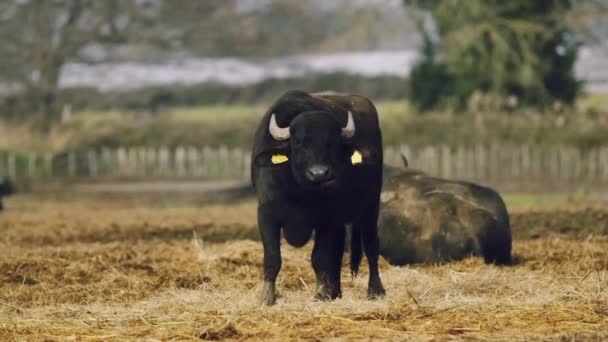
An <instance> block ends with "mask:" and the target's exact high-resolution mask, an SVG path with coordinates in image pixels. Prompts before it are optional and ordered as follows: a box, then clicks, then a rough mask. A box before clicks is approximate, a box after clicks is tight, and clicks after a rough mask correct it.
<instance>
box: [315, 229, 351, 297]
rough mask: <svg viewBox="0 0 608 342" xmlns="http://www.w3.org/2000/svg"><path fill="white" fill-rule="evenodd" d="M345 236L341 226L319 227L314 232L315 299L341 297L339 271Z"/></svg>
mask: <svg viewBox="0 0 608 342" xmlns="http://www.w3.org/2000/svg"><path fill="white" fill-rule="evenodd" d="M345 234H346V233H345V230H344V225H343V224H341V225H340V224H335V225H331V226H329V225H328V226H324V227H319V228H317V229H316V231H315V246H314V248H313V251H312V267H313V269H314V270H315V275H316V277H317V293H316V295H315V298H317V299H320V300H332V299H335V298H337V297H341V296H342V289H341V286H340V271H341V268H342V255H343V254H344V237H345Z"/></svg>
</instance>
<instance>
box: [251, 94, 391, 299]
mask: <svg viewBox="0 0 608 342" xmlns="http://www.w3.org/2000/svg"><path fill="white" fill-rule="evenodd" d="M251 171H252V172H251V174H252V182H253V186H254V188H255V191H256V194H257V197H258V227H259V230H260V235H261V239H262V243H263V247H264V287H263V290H262V298H261V299H262V303H264V304H267V305H272V304H274V302H275V281H276V278H277V275H278V273H279V271H280V269H281V250H280V239H281V232H282V233H283V235H284V237H285V239H286V240H287V242H288V243H290V244H291V245H293V246H298V247H299V246H303V245H304V244H306V243H307V242H308V241H309V239H310V238H311V236H312V233H313V230H314V240H315V241H314V247H313V252H312V266H313V269H314V271H315V274H316V278H317V292H316V297H317V298H319V299H334V298H336V297H339V296H340V295H341V286H340V272H341V265H342V256H343V253H344V242H345V241H344V240H345V227H346V225H348V224H350V225H351V226H352V234H351V246H350V248H351V271H352V272H353V274H356V273H357V271H358V267H359V264H360V262H361V257H362V248H363V250H364V251H365V254H366V256H367V259H368V263H369V269H370V272H369V285H368V296H370V297H378V296H382V295H383V294H384V288H383V286H382V282H381V280H380V276H379V272H378V256H379V241H378V232H377V229H378V228H377V222H378V211H379V203H380V191H381V187H382V137H381V133H380V128H379V124H378V114H377V112H376V109H375V107H374V106H373V104H372V103H371V102H370V101H369V100H368V99H366V98H364V97H360V96H351V95H341V94H335V93H320V94H308V93H305V92H301V91H290V92H287V93H285V94H284V95H283V96H282V97H280V98H279V99H278V100H277V101H276V102H275V103H274V104H273V105H272V106H271V107H270V109H269V110H268V111H267V112H266V114H265V115H264V117H263V119H262V121H261V123H260V125H259V127H258V129H257V131H256V134H255V137H254V144H253V152H252V170H251Z"/></svg>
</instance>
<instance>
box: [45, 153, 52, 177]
mask: <svg viewBox="0 0 608 342" xmlns="http://www.w3.org/2000/svg"><path fill="white" fill-rule="evenodd" d="M44 169H45V173H46V175H47V177H48V178H51V177H53V154H52V153H50V152H47V153H46V154H45V155H44Z"/></svg>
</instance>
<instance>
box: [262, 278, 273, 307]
mask: <svg viewBox="0 0 608 342" xmlns="http://www.w3.org/2000/svg"><path fill="white" fill-rule="evenodd" d="M276 302H277V296H276V293H275V290H274V284H273V283H270V282H267V281H265V282H264V287H263V288H262V296H261V298H260V304H262V305H266V306H273V305H274V304H275V303H276Z"/></svg>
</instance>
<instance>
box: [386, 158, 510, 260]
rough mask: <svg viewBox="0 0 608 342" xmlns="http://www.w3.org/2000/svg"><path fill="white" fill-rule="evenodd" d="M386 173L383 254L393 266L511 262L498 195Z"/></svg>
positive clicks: (464, 184) (421, 177)
mask: <svg viewBox="0 0 608 342" xmlns="http://www.w3.org/2000/svg"><path fill="white" fill-rule="evenodd" d="M404 161H406V160H405V158H404ZM406 166H407V162H406ZM386 172H387V180H386V183H385V185H384V190H383V193H382V211H381V218H380V228H379V235H380V254H381V255H382V256H383V257H384V258H386V259H387V260H388V261H389V262H390V263H391V264H393V265H404V264H412V263H419V262H445V261H451V260H460V259H462V258H464V257H466V256H468V255H479V256H483V258H484V260H485V262H486V263H496V264H503V265H504V264H509V263H510V262H511V229H510V225H509V214H508V212H507V207H506V206H505V204H504V202H503V200H502V198H501V197H500V195H499V194H498V193H496V191H494V190H492V189H490V188H487V187H484V186H481V185H478V184H475V183H470V182H462V181H451V180H446V179H441V178H435V177H430V176H428V175H426V174H424V173H422V172H420V171H415V170H411V169H407V170H396V169H394V168H390V167H387V170H386Z"/></svg>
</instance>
